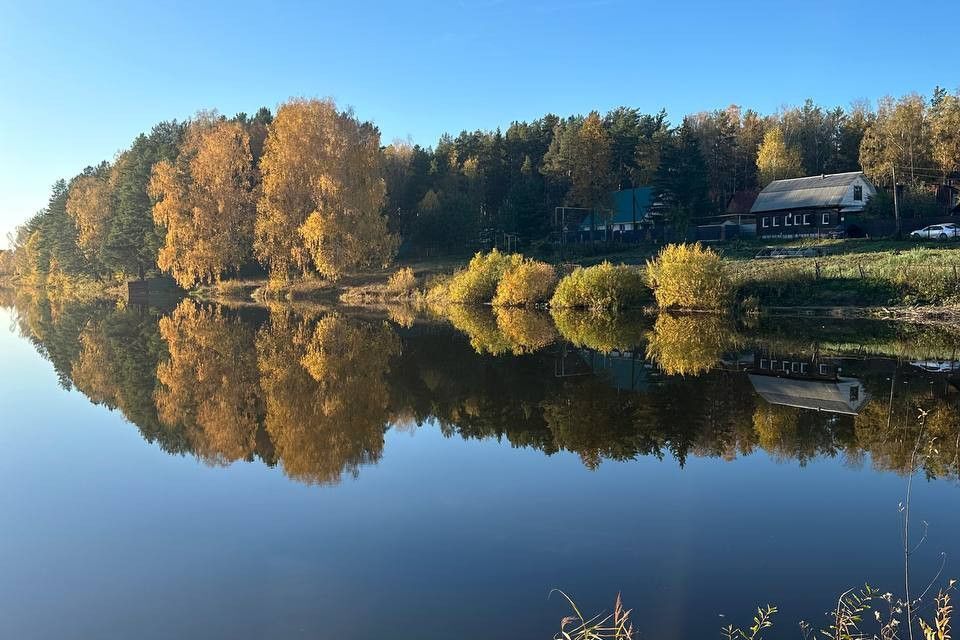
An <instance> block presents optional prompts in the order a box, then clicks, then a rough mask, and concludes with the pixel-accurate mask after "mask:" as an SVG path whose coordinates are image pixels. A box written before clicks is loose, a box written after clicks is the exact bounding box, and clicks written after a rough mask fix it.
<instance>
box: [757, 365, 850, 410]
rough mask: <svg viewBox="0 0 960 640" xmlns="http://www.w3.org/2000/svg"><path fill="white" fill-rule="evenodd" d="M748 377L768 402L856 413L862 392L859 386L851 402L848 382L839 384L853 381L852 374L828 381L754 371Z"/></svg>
mask: <svg viewBox="0 0 960 640" xmlns="http://www.w3.org/2000/svg"><path fill="white" fill-rule="evenodd" d="M748 377H749V378H750V383H751V384H752V385H753V388H754V389H755V390H756V392H757V393H758V394H760V397H762V398H763V399H764V400H766V401H767V402H769V403H770V404H782V405H786V406H788V407H798V408H800V409H813V410H815V411H829V412H831V413H845V414H848V415H857V413H858V410H859V408H860V404H862V401H863V400H862V399H863V398H865V396H864V392H863V390H861V392H860V397H861V399H860V400H858V401H853V402H852V401H851V400H850V392H849V386H850V385H844V386H841V384H843V383H855V382H857V380H855V379H854V378H840V379H839V380H838V381H837V382H831V381H826V380H824V381H821V380H796V379H793V378H777V377H774V376H763V375H757V374H750V375H749V376H748Z"/></svg>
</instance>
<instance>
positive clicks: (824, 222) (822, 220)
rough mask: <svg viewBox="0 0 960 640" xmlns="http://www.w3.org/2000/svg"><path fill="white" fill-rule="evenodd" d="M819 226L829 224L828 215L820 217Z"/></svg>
mask: <svg viewBox="0 0 960 640" xmlns="http://www.w3.org/2000/svg"><path fill="white" fill-rule="evenodd" d="M820 224H830V214H829V213H825V214H823V215H822V216H820Z"/></svg>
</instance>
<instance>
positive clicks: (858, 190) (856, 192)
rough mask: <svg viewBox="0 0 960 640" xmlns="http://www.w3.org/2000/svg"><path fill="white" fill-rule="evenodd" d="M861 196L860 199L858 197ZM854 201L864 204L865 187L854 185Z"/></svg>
mask: <svg viewBox="0 0 960 640" xmlns="http://www.w3.org/2000/svg"><path fill="white" fill-rule="evenodd" d="M858 195H859V196H860V197H859V198H858V197H857V196H858ZM853 199H854V201H856V202H863V187H862V186H860V185H859V184H855V185H853Z"/></svg>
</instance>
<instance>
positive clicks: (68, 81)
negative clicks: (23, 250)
mask: <svg viewBox="0 0 960 640" xmlns="http://www.w3.org/2000/svg"><path fill="white" fill-rule="evenodd" d="M956 17H957V6H956V0H919V1H916V2H912V3H905V2H893V1H892V0H876V1H873V2H869V3H867V2H852V1H847V0H842V1H841V0H837V1H832V2H821V1H812V2H811V1H806V2H801V1H798V0H794V1H792V2H778V1H777V2H775V1H772V0H771V1H770V2H738V1H736V0H731V1H725V2H715V1H707V2H683V1H673V2H640V1H635V2H629V1H620V0H553V1H546V0H532V1H530V2H522V3H521V2H507V1H503V0H477V1H475V2H470V1H467V0H462V1H458V0H446V1H439V2H418V1H416V0H408V1H405V2H391V3H383V4H380V3H376V2H369V1H366V0H351V1H349V2H344V1H341V2H335V3H334V2H331V3H322V2H282V1H275V0H268V1H264V0H261V1H259V2H246V1H239V0H233V1H231V2H223V3H213V2H199V1H194V2H164V1H154V2H130V1H123V2H100V1H97V0H90V1H88V2H76V1H72V2H62V1H59V0H16V1H15V0H0V234H2V235H4V236H5V235H6V233H7V232H8V231H10V230H12V229H13V227H14V226H15V225H16V224H18V223H19V222H21V221H23V220H24V219H25V218H27V217H28V216H29V215H31V214H32V213H33V212H35V211H36V210H37V209H39V208H40V207H42V206H43V205H44V203H45V201H46V198H47V195H48V193H49V187H50V185H51V184H52V183H53V181H55V180H56V179H57V178H60V177H63V178H69V177H70V176H72V175H75V174H76V173H78V172H79V171H80V170H81V169H83V167H84V166H86V165H88V164H94V163H96V162H99V161H100V160H103V159H109V158H112V157H113V155H114V154H115V153H116V152H117V151H118V150H120V149H122V148H123V147H125V146H126V145H128V144H129V142H130V141H131V140H132V138H133V137H134V136H135V135H136V134H137V133H140V132H142V131H145V130H148V129H149V128H150V127H151V126H152V125H153V124H154V123H155V122H158V121H160V120H164V119H170V118H178V119H182V118H185V117H188V116H190V115H191V114H192V113H194V112H195V111H197V110H198V109H204V108H216V109H219V110H220V111H221V112H222V113H225V114H228V115H232V114H234V113H236V112H238V111H247V112H250V113H252V112H254V111H255V110H256V109H257V108H258V107H259V106H261V105H267V106H270V107H271V108H273V107H275V106H276V105H277V104H278V103H279V102H281V101H283V100H284V99H286V98H288V97H290V96H301V95H304V96H319V97H323V96H332V97H334V98H335V99H336V100H337V101H338V103H339V104H341V105H343V106H347V105H349V106H353V107H354V108H355V109H356V112H357V114H358V115H359V116H360V117H363V118H369V119H372V120H374V121H375V122H376V123H377V124H378V125H379V126H380V128H381V131H382V132H383V138H384V140H385V141H390V140H392V139H394V138H404V137H406V136H408V135H409V136H411V137H412V139H413V140H414V141H415V142H418V143H421V144H425V145H429V144H433V143H434V142H435V141H436V139H437V137H438V136H439V135H440V134H441V133H442V132H444V131H450V132H453V133H457V132H459V131H460V130H462V129H476V128H484V129H487V128H495V127H498V126H499V127H506V126H507V125H509V123H510V122H511V121H512V120H529V119H532V118H536V117H538V116H540V115H542V114H544V113H547V112H553V113H558V114H561V115H567V114H570V113H581V112H584V113H585V112H587V111H589V110H591V109H599V110H601V111H603V110H606V109H609V108H611V107H614V106H617V105H621V104H625V105H630V106H635V107H638V108H640V109H642V110H645V111H656V110H659V109H660V108H661V107H663V108H666V109H667V111H668V113H669V114H670V117H671V121H673V122H677V121H678V120H680V119H681V118H682V116H683V115H684V114H686V113H692V112H696V111H702V110H709V109H715V108H722V107H725V106H727V105H728V104H731V103H736V104H740V105H742V106H744V107H752V108H754V109H757V110H759V111H761V112H763V113H768V112H771V111H775V110H776V109H777V108H778V107H780V106H782V105H792V104H799V103H801V102H802V101H803V100H804V99H805V98H807V97H811V98H813V99H815V100H816V101H817V102H819V103H822V104H825V105H831V106H833V105H843V106H846V105H849V104H850V102H851V101H853V100H856V99H860V98H867V99H870V100H875V99H876V98H878V97H880V96H882V95H884V94H894V95H900V94H903V93H908V92H912V91H917V92H920V93H923V94H925V95H929V94H930V91H931V90H932V88H933V87H934V86H935V85H937V84H940V85H942V86H945V87H947V88H949V89H951V90H953V89H956V88H957V86H958V85H960V46H958V44H957V38H956ZM4 242H5V241H2V240H0V244H4Z"/></svg>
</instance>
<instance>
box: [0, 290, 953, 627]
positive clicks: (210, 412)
mask: <svg viewBox="0 0 960 640" xmlns="http://www.w3.org/2000/svg"><path fill="white" fill-rule="evenodd" d="M0 313H2V318H0V321H2V326H3V327H4V329H3V330H2V331H0V353H2V354H3V358H2V360H0V410H2V414H3V416H4V420H3V426H2V428H0V450H3V451H4V452H5V454H6V455H5V456H4V462H3V463H2V464H0V487H2V488H0V512H2V513H3V514H4V526H3V529H2V534H0V566H2V567H3V571H2V573H0V634H2V635H3V636H4V637H16V638H52V637H56V638H90V637H98V638H130V637H137V638H169V637H195V638H261V637H303V638H327V637H341V638H383V637H410V638H450V637H459V638H490V637H497V638H546V637H551V636H552V634H553V633H554V632H555V631H556V630H557V628H558V623H559V620H560V618H561V617H563V616H564V615H566V614H567V613H568V611H567V609H566V607H565V605H564V603H563V601H562V600H561V599H560V598H558V597H556V596H554V597H552V598H548V594H549V592H550V590H551V589H552V588H560V589H563V590H564V591H566V592H568V593H570V594H571V595H573V596H574V597H575V598H576V599H577V601H578V602H579V603H580V604H581V605H582V606H583V607H584V609H586V610H590V611H594V610H596V611H599V610H601V609H603V608H609V607H610V606H611V605H612V602H613V599H614V597H615V595H616V593H617V592H618V591H622V593H623V597H624V600H625V601H626V602H627V604H628V606H631V607H632V608H634V610H635V616H636V619H637V626H638V627H640V628H641V629H642V630H643V631H644V632H645V633H647V634H648V635H650V636H656V637H665V638H671V637H676V638H681V637H716V636H717V635H718V630H719V627H720V626H721V625H723V624H726V622H727V621H730V620H732V621H733V622H738V623H743V624H746V623H748V622H749V618H750V616H751V615H752V610H753V608H754V606H755V605H757V604H762V603H767V602H771V603H775V604H777V605H779V607H780V610H781V612H782V613H781V614H780V620H779V625H780V627H781V630H782V633H783V635H790V634H792V633H794V632H795V631H794V628H792V627H793V625H794V624H795V623H796V621H797V620H798V619H801V618H804V619H808V620H812V621H814V622H818V623H819V622H822V621H824V620H825V619H824V618H823V616H822V613H821V612H823V611H826V610H827V609H828V608H830V607H831V606H832V601H833V600H834V599H835V597H836V594H837V593H838V592H840V591H842V590H844V589H846V588H849V587H851V586H855V585H857V584H861V583H863V582H865V581H869V582H870V583H871V584H875V585H877V586H879V587H881V588H883V589H889V590H892V591H896V590H897V589H898V588H899V587H900V585H902V583H903V557H902V544H901V520H900V517H901V514H900V512H899V509H898V505H899V504H900V503H901V501H902V500H903V499H904V494H905V490H906V483H907V478H908V475H909V471H910V469H911V468H916V469H917V471H916V473H915V474H914V487H913V497H912V501H911V505H910V506H911V509H912V517H913V519H914V521H915V523H916V525H915V526H914V527H913V528H912V529H911V535H912V536H914V539H915V540H919V538H920V537H921V536H922V533H923V525H922V524H920V522H921V521H927V522H928V523H929V529H928V536H927V539H926V541H925V542H924V543H923V545H922V546H921V548H920V549H919V550H918V551H917V553H916V554H915V556H914V557H913V560H912V566H911V571H912V582H913V584H914V585H915V587H921V588H922V587H923V586H925V585H926V583H927V582H929V581H930V580H931V579H933V578H934V576H935V574H936V571H937V568H938V566H939V565H940V562H941V554H942V553H944V554H946V557H945V566H946V568H945V573H944V575H956V574H957V573H958V572H960V571H958V567H957V564H956V556H957V553H958V552H960V542H958V540H960V536H957V531H958V525H960V510H958V509H957V507H958V506H960V488H958V486H957V469H958V467H957V455H956V454H957V450H958V448H957V437H958V433H960V421H958V415H960V413H958V394H957V386H956V383H957V380H958V376H957V375H956V366H955V364H954V361H955V360H956V358H955V357H953V351H952V349H953V348H954V347H953V345H952V343H951V342H950V339H949V338H944V336H943V335H941V334H937V333H936V332H934V333H932V334H931V333H930V332H926V331H923V330H918V329H916V328H911V327H903V326H898V325H877V324H867V325H856V326H854V325H850V324H841V325H837V324H826V323H823V322H821V321H816V320H801V321H797V322H787V321H773V322H769V321H765V322H763V323H761V324H760V325H757V326H751V327H743V326H740V327H735V328H725V327H724V328H718V327H716V326H713V325H711V324H710V322H712V321H711V320H704V319H695V320H692V321H691V320H685V319H669V318H663V319H658V320H656V321H652V320H644V319H637V318H632V319H629V321H623V322H621V323H620V324H619V325H615V324H609V325H607V324H603V322H602V321H600V320H597V319H589V318H586V319H584V318H558V319H556V321H554V320H553V319H549V318H545V317H542V316H525V315H519V314H514V315H512V316H509V317H507V316H503V315H501V316H494V315H492V314H489V312H484V313H480V314H473V315H468V314H461V315H460V316H456V317H454V318H452V320H453V322H452V323H451V322H448V321H446V320H443V319H437V318H418V319H416V320H413V319H412V318H410V317H406V316H404V315H403V314H397V313H393V314H392V315H391V316H389V317H387V316H383V317H379V316H377V315H375V314H371V313H365V314H361V315H357V314H355V313H349V312H346V311H338V312H330V311H317V310H312V311H300V312H293V311H290V310H284V309H274V310H272V311H267V310H231V309H226V308H219V307H216V306H212V305H200V304H197V303H194V302H190V301H187V302H184V303H181V304H180V305H179V306H177V307H176V308H170V309H163V310H158V309H145V308H123V309H117V308H115V307H112V306H103V305H97V304H67V303H59V304H53V303H50V302H47V301H43V300H26V301H18V303H17V306H16V308H15V309H14V308H12V307H7V308H5V309H3V310H2V312H0ZM484 314H486V315H484ZM7 327H9V330H7V329H6V328H7ZM691 327H694V328H696V331H692V329H691ZM691 331H692V332H691ZM708 338H709V339H708ZM772 362H776V365H772V364H771V363H772ZM784 363H787V364H786V369H787V371H784ZM794 363H796V369H797V370H796V371H793V370H792V368H793V365H794ZM804 364H806V365H807V368H806V369H805V370H802V367H803V365H804ZM821 366H822V367H823V368H822V367H821ZM681 372H682V373H683V374H685V375H681ZM853 386H856V387H857V392H856V394H855V395H856V397H855V398H854V397H853V394H852V393H851V391H850V389H851V387H853ZM790 405H793V406H790ZM919 409H923V410H924V411H928V412H929V413H928V415H927V418H926V421H925V423H924V424H923V425H922V426H921V425H920V423H919V421H918V420H917V414H918V410H919ZM915 452H916V453H915ZM723 616H725V617H723Z"/></svg>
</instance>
